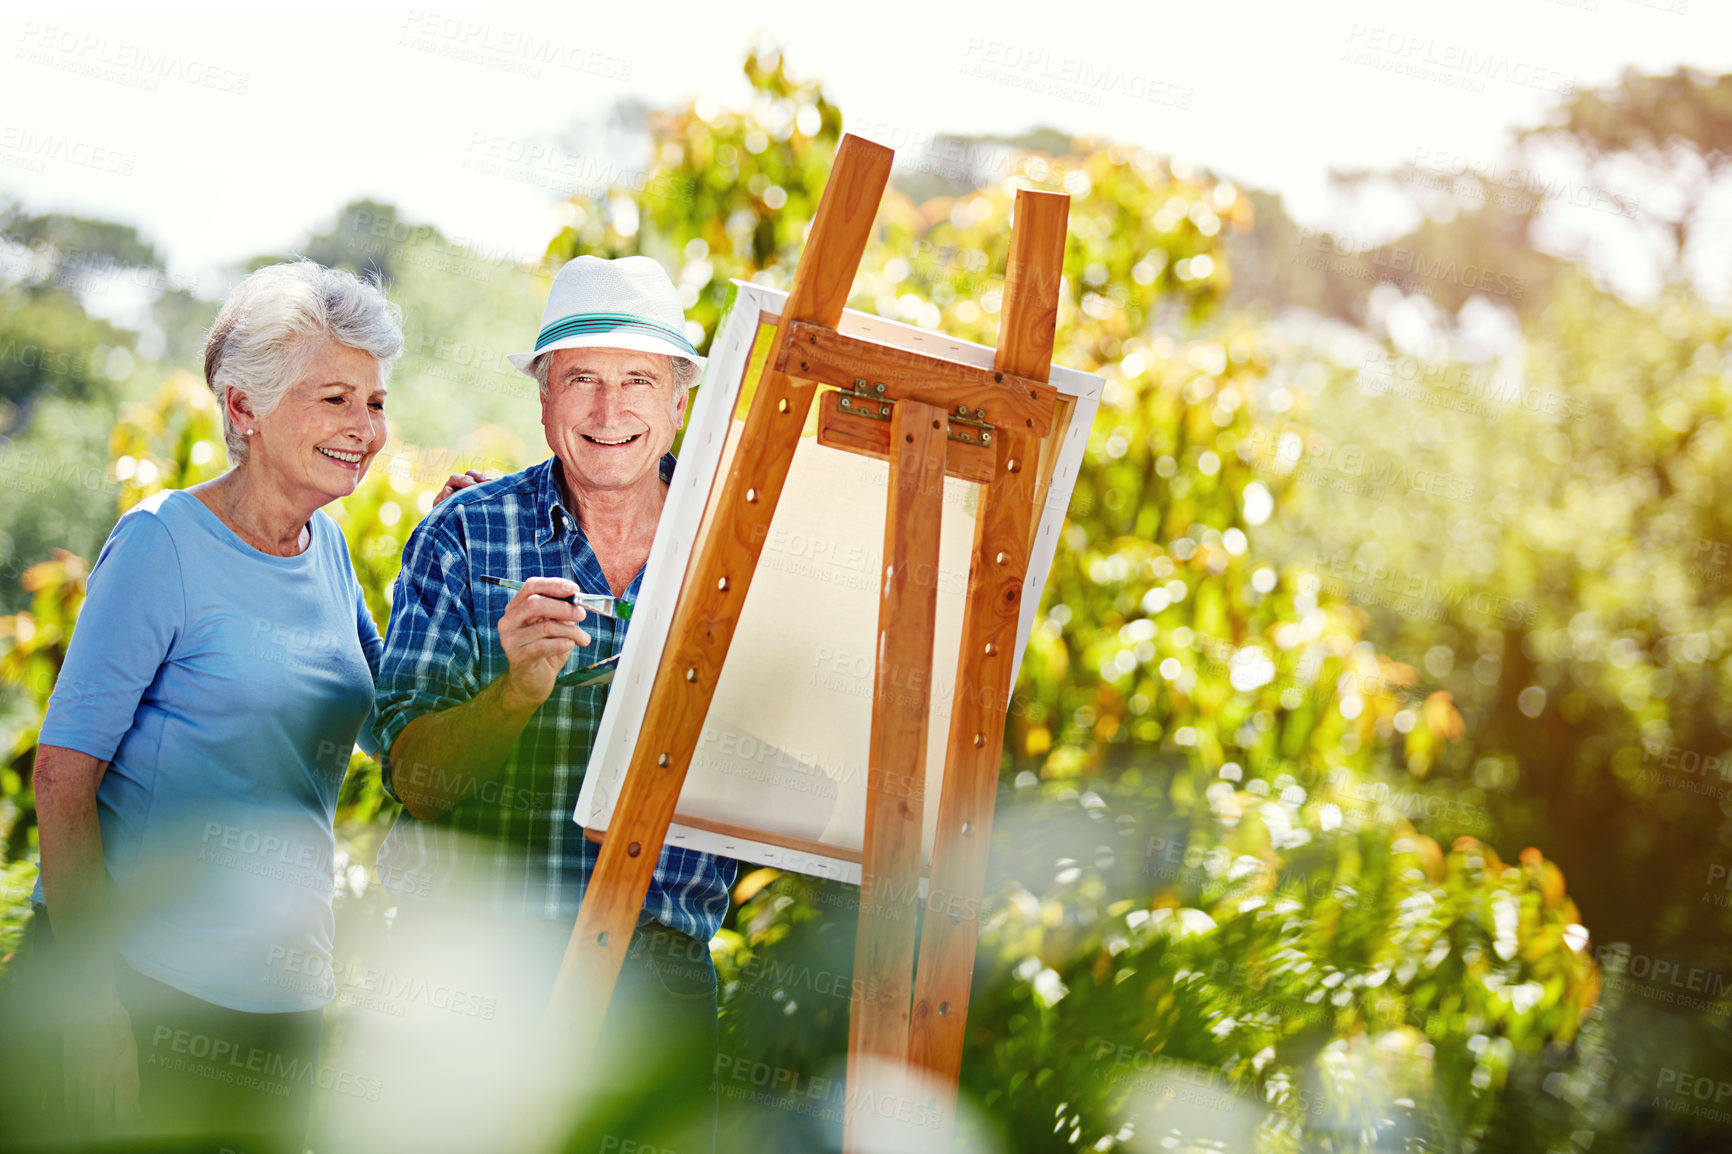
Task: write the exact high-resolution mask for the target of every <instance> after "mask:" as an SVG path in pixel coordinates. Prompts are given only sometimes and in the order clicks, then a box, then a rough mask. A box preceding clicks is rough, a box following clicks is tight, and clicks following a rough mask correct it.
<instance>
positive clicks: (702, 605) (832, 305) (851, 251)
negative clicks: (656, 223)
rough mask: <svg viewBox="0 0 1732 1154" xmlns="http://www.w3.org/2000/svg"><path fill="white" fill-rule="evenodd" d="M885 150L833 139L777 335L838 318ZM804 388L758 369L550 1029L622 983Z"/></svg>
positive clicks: (566, 1031)
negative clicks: (739, 449) (831, 162)
mask: <svg viewBox="0 0 1732 1154" xmlns="http://www.w3.org/2000/svg"><path fill="white" fill-rule="evenodd" d="M890 156H891V154H890V150H889V149H887V148H885V147H883V146H882V145H877V144H873V143H871V142H870V141H867V140H862V139H861V138H859V137H856V136H848V137H845V138H844V139H843V141H842V144H841V146H840V147H839V148H838V149H837V152H836V163H835V166H834V167H833V168H832V169H831V171H830V180H829V182H828V183H827V184H826V185H825V186H824V195H823V197H822V198H821V199H820V200H819V202H818V211H817V214H816V215H815V216H814V217H813V220H812V231H811V234H810V237H809V239H808V241H807V246H806V256H805V258H804V259H803V260H801V261H800V266H799V268H798V269H796V270H795V273H794V284H793V287H792V289H791V290H790V292H789V294H788V303H787V305H786V307H785V309H784V311H783V314H782V327H783V329H784V330H785V328H786V326H788V325H790V324H792V323H793V322H795V321H815V322H816V323H818V324H822V325H827V326H833V325H835V324H836V323H837V321H839V320H840V319H841V317H842V307H843V304H844V302H845V301H846V300H847V299H848V289H849V287H850V286H851V285H852V284H853V283H854V273H855V270H856V269H857V268H858V267H859V265H860V256H861V254H862V253H863V252H864V251H865V250H866V240H867V238H868V237H869V236H870V235H871V231H872V220H873V213H874V210H875V209H876V208H877V205H878V203H879V201H880V200H881V199H883V196H884V186H885V184H886V183H888V181H889V179H890ZM814 391H815V390H814V389H813V387H812V386H811V385H810V384H806V383H802V382H798V381H795V380H793V379H792V378H790V377H788V376H787V375H786V374H784V373H780V372H777V371H775V369H774V368H771V369H767V370H766V371H765V373H764V376H763V379H762V381H761V382H760V384H759V386H758V391H757V393H755V394H754V395H753V398H752V405H751V408H750V410H749V411H748V413H747V415H746V429H745V443H746V444H747V445H750V446H752V451H751V452H750V453H741V454H739V455H738V456H737V457H736V459H735V462H734V466H733V471H732V472H731V473H730V474H729V475H728V477H727V478H726V480H725V481H724V482H723V483H722V484H723V487H722V498H721V506H720V510H719V512H718V513H717V522H716V524H715V525H714V526H712V529H711V532H710V534H709V537H708V539H707V540H706V541H705V543H704V545H703V546H702V548H701V551H700V553H699V555H698V557H697V559H696V561H695V563H694V564H695V573H696V580H695V582H693V583H691V584H690V585H689V586H688V588H687V589H686V590H685V592H684V593H682V594H681V596H680V601H679V604H678V605H677V606H676V607H675V609H674V619H673V624H672V628H671V630H670V633H669V646H668V650H667V652H666V653H664V655H663V657H662V661H661V665H660V666H659V667H658V668H657V670H656V677H655V684H654V686H653V688H652V689H651V691H650V700H649V705H648V708H647V709H646V711H645V714H644V722H643V727H642V730H641V732H640V734H639V737H638V742H637V746H636V748H635V749H634V750H633V752H632V760H631V765H630V767H629V769H628V771H627V773H626V780H625V785H624V787H623V788H622V789H621V790H620V797H619V802H618V803H617V804H616V805H615V807H614V813H613V820H612V822H611V824H610V825H609V828H608V834H607V838H606V840H605V841H604V842H603V843H602V847H601V854H600V856H599V857H598V858H597V860H596V866H595V872H594V874H593V875H592V876H591V878H590V884H589V890H588V892H587V893H586V894H585V896H584V899H583V905H582V906H581V907H580V908H579V910H578V914H577V923H576V925H574V926H573V927H572V931H571V939H570V941H569V942H567V944H566V950H565V958H564V960H563V961H562V962H561V964H560V968H559V976H558V977H557V979H556V980H555V985H554V991H553V997H552V999H551V1001H550V1004H549V1006H548V1022H549V1026H550V1028H551V1029H552V1030H554V1031H556V1032H557V1033H559V1034H561V1035H564V1036H565V1037H566V1038H567V1039H568V1040H570V1041H571V1042H572V1043H573V1044H577V1045H583V1044H586V1043H587V1041H588V1040H589V1039H593V1038H594V1036H595V1034H596V1032H597V1031H598V1030H599V1028H600V1026H601V1021H602V1018H603V1016H604V1015H605V1014H606V1012H607V1005H608V1002H609V1001H610V1000H611V999H612V997H613V990H614V986H615V985H616V984H617V983H618V981H619V971H620V965H621V964H622V963H623V962H624V961H625V953H626V948H627V945H628V943H629V942H630V939H631V934H632V930H633V928H634V927H635V926H636V925H637V917H638V913H639V911H640V910H642V909H643V902H644V895H645V894H647V893H648V892H649V886H650V880H651V878H652V877H653V876H654V873H655V864H656V861H657V859H659V858H660V856H661V849H662V843H663V842H664V841H665V840H666V839H667V833H668V826H669V825H670V824H671V823H672V821H673V815H674V808H675V806H676V805H677V804H678V802H679V795H680V789H681V787H682V786H683V785H684V784H685V777H686V770H687V769H688V768H689V767H690V765H691V759H692V755H693V753H694V751H695V750H696V749H697V745H698V738H699V737H700V735H701V733H702V729H703V724H704V717H705V715H706V714H707V713H708V712H709V708H710V700H711V698H712V697H713V696H714V694H715V688H716V682H717V680H718V678H719V677H720V676H721V671H722V663H723V662H724V661H725V660H726V658H727V655H728V646H729V644H730V643H731V642H732V641H733V636H734V626H735V625H736V624H737V623H738V621H739V617H740V605H741V603H742V602H743V600H744V598H745V596H746V592H747V590H748V589H749V588H750V587H751V583H752V576H753V573H754V572H755V571H756V569H757V564H758V556H759V554H760V553H761V552H762V550H763V547H764V540H765V537H766V536H767V534H768V531H769V525H770V520H771V518H772V517H773V516H774V515H775V510H776V502H777V500H778V498H779V497H780V496H781V492H782V485H783V483H784V482H785V481H786V480H787V477H788V469H789V467H790V465H791V464H792V462H793V457H794V450H795V448H796V446H798V444H799V442H800V429H801V427H802V425H803V424H804V423H805V420H806V413H807V411H808V410H809V409H810V408H811V404H812V394H813V392H814Z"/></svg>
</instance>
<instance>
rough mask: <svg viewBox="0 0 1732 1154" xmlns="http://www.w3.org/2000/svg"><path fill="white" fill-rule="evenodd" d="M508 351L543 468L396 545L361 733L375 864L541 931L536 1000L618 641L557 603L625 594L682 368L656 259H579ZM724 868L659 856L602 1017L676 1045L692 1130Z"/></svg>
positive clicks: (684, 382) (573, 896) (448, 511)
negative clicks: (385, 828)
mask: <svg viewBox="0 0 1732 1154" xmlns="http://www.w3.org/2000/svg"><path fill="white" fill-rule="evenodd" d="M511 360H512V363H513V364H515V365H516V366H517V367H518V368H519V369H520V370H522V371H523V372H525V373H527V374H529V375H531V376H533V377H534V378H535V380H536V381H537V383H538V385H539V387H540V396H541V424H542V428H543V430H544V431H545V433H546V436H547V445H548V448H549V449H551V450H552V452H553V455H552V456H551V457H549V458H548V459H547V460H545V461H542V462H541V463H540V464H538V465H532V466H530V467H529V468H527V469H525V470H523V471H522V472H519V473H513V474H511V475H509V476H506V477H501V478H499V479H498V480H494V481H488V482H485V483H481V484H475V485H471V486H468V487H465V488H462V489H461V490H460V491H459V492H457V493H456V494H455V495H453V496H452V497H450V498H449V499H447V500H446V501H444V502H443V503H442V504H440V505H438V506H437V507H435V509H434V510H433V511H432V512H431V513H430V514H429V515H428V516H427V517H426V519H425V520H423V521H422V522H421V524H420V525H419V526H418V527H417V528H416V530H415V532H414V534H413V535H412V536H411V537H410V539H409V543H408V545H407V546H406V548H405V550H404V556H403V568H402V572H401V574H400V575H399V577H398V579H397V586H396V593H395V596H394V598H393V600H392V606H391V621H390V628H389V630H388V631H387V634H386V644H385V654H384V658H383V662H382V668H381V671H380V675H379V682H378V728H379V739H380V742H381V744H382V745H383V747H384V748H386V749H387V750H388V751H389V757H388V760H387V763H386V765H387V768H386V773H385V788H386V790H387V791H388V792H389V793H391V795H392V796H394V797H396V798H397V799H398V800H400V801H401V802H402V803H403V806H404V809H405V811H406V812H405V814H404V815H403V816H402V817H400V818H399V819H398V821H397V824H396V825H395V827H394V828H393V829H392V830H391V833H390V835H389V836H388V837H387V839H386V841H385V844H384V846H383V848H382V849H381V851H380V855H379V869H380V873H381V875H382V878H383V880H384V883H385V885H386V887H387V888H388V889H392V890H395V891H397V892H399V893H400V894H402V895H403V901H402V902H401V903H400V904H401V906H402V907H403V908H404V909H405V910H406V911H407V913H408V917H409V919H410V920H413V919H414V918H415V916H416V908H415V898H416V897H419V898H421V899H422V900H423V901H424V902H425V901H426V900H428V899H431V900H433V901H437V900H438V899H440V898H441V897H453V896H454V895H456V894H458V893H459V892H462V893H465V894H468V895H470V899H469V900H470V901H471V903H473V902H475V901H477V900H478V901H479V902H480V904H481V905H482V906H484V907H485V908H486V909H487V911H488V912H489V913H491V914H492V915H505V916H508V917H516V918H520V919H528V920H532V921H535V922H537V923H540V924H541V925H542V926H543V927H544V928H545V929H546V930H547V931H548V932H546V933H545V934H543V935H542V936H540V937H538V938H537V939H535V940H537V941H540V942H545V943H546V947H545V951H544V952H545V957H543V958H541V959H540V964H539V966H538V967H537V968H536V973H537V977H538V978H539V976H540V974H541V973H543V972H544V973H545V976H546V989H545V990H537V991H535V992H534V996H537V997H542V998H545V996H546V993H547V992H548V991H550V990H551V988H552V981H553V976H554V973H555V972H556V970H557V967H558V963H559V958H560V952H561V950H562V949H563V946H564V943H565V939H566V936H567V935H568V934H569V932H570V929H571V926H572V924H573V922H574V921H575V919H576V915H577V909H578V904H579V902H581V901H582V898H583V893H584V889H585V887H586V885H587V884H588V881H589V877H590V873H591V870H592V869H593V868H594V865H595V860H596V856H597V851H598V848H599V847H597V846H596V845H595V844H594V843H592V842H590V841H589V840H588V839H587V838H586V837H585V836H584V833H583V830H582V829H581V828H580V827H578V825H577V824H576V823H575V822H574V820H573V817H572V814H573V810H574V808H575V806H576V802H577V794H578V788H579V786H580V785H581V784H582V780H583V774H584V769H585V766H586V765H587V763H588V761H589V755H590V749H591V747H592V746H593V744H594V741H595V733H596V727H597V724H598V722H599V721H600V718H601V712H602V706H603V703H604V702H605V700H606V692H607V690H606V687H605V685H596V684H584V682H587V681H593V677H594V675H593V674H591V675H587V676H586V675H585V672H584V671H585V669H586V667H588V666H590V665H593V664H594V663H596V662H598V661H600V660H603V659H605V658H607V657H611V656H614V655H616V654H618V653H619V651H620V648H621V646H622V644H623V642H624V639H625V630H626V621H625V620H622V619H620V618H619V617H615V616H606V615H603V614H602V613H601V612H599V611H598V612H587V611H586V610H585V609H583V608H581V607H580V606H579V605H576V604H572V603H571V602H569V601H566V600H562V598H568V597H571V596H573V595H576V594H579V593H582V594H590V595H603V596H606V595H612V596H614V597H616V598H619V599H621V600H625V601H632V600H635V599H636V595H637V591H638V587H639V584H640V582H641V581H642V579H643V568H644V563H645V561H646V560H647V559H648V557H649V552H650V544H651V542H652V541H653V539H654V537H655V531H656V523H657V521H658V520H659V519H660V516H661V510H662V505H663V502H664V500H665V498H666V495H667V486H668V481H669V479H670V477H671V476H672V472H673V468H674V458H673V455H672V453H670V452H669V449H670V448H671V446H672V444H673V439H674V434H675V433H676V432H677V431H678V429H679V427H680V423H681V421H682V419H683V418H684V415H685V411H686V395H687V388H688V387H689V386H690V385H692V384H694V383H696V378H697V373H698V369H699V367H700V366H701V364H702V359H701V358H700V357H699V356H698V355H697V353H696V351H695V350H694V349H693V348H692V345H691V343H690V341H689V340H688V339H687V337H686V334H685V314H684V311H683V309H682V308H681V306H680V301H679V295H678V293H677V292H676V291H675V289H674V286H673V284H672V282H671V281H669V279H668V277H667V274H666V273H665V272H664V271H663V270H662V268H661V266H660V265H658V264H657V263H656V262H655V261H653V260H651V259H650V258H648V257H641V256H633V257H624V258H620V259H617V260H603V259H600V258H598V257H592V256H580V257H578V258H576V259H575V260H573V261H571V262H570V263H568V264H567V265H566V266H565V267H564V268H562V269H561V270H560V271H559V274H558V275H557V276H556V277H555V278H554V282H553V286H552V289H551V291H550V293H549V295H548V301H547V308H546V310H545V312H544V313H543V315H542V324H541V331H540V335H539V336H538V337H537V339H536V342H535V349H534V351H533V352H531V353H523V354H517V355H514V356H512V357H511ZM494 581H503V582H508V583H516V582H521V583H522V585H521V588H519V589H517V590H516V591H515V592H513V590H512V589H510V588H507V587H504V586H501V585H498V584H494V583H492V582H494ZM734 870H735V863H734V862H733V861H731V860H729V859H725V858H716V857H712V856H710V855H708V854H700V853H695V852H693V851H690V850H684V849H678V848H664V849H663V851H662V854H661V858H660V860H659V861H658V863H657V866H656V871H655V877H654V880H653V881H652V882H651V884H650V889H649V894H648V896H647V897H646V899H645V901H644V908H643V911H642V914H641V915H640V918H639V928H638V932H637V934H636V935H635V936H634V938H633V942H632V950H631V953H630V956H629V957H628V960H627V963H626V967H625V971H624V972H623V973H622V975H621V988H620V993H619V995H617V996H616V998H615V1001H614V1003H613V1006H612V1008H611V1010H610V1016H609V1017H610V1026H618V1025H619V1024H620V1021H621V1015H622V1014H624V1013H625V1011H623V1010H621V1006H622V1004H623V1005H626V1006H629V1007H633V1008H634V1010H635V1011H636V1012H639V1013H641V1014H642V1015H645V1016H647V1017H648V1018H649V1019H650V1020H651V1021H652V1022H653V1023H654V1024H653V1027H651V1029H652V1030H653V1032H654V1033H655V1034H656V1035H657V1036H658V1037H662V1038H665V1039H670V1040H677V1041H674V1042H673V1044H674V1045H675V1046H676V1047H677V1049H678V1050H679V1053H678V1054H677V1055H675V1057H676V1058H677V1059H678V1060H677V1061H676V1062H675V1063H674V1064H675V1066H677V1068H678V1071H682V1072H683V1073H675V1074H671V1075H670V1074H668V1073H667V1071H666V1069H665V1068H664V1070H663V1074H662V1076H663V1077H670V1078H672V1079H673V1080H674V1082H675V1083H676V1084H678V1083H680V1082H682V1081H683V1083H684V1084H685V1085H686V1088H687V1089H688V1090H689V1091H690V1093H691V1094H692V1095H694V1096H696V1098H697V1100H698V1107H699V1109H698V1113H699V1114H700V1115H702V1114H704V1113H706V1112H707V1115H708V1121H707V1126H706V1127H700V1129H703V1128H708V1129H710V1130H712V1131H713V1126H714V1115H715V1105H714V1102H715V1098H714V1091H713V1090H712V1089H711V1088H710V1079H711V1077H712V1070H713V1065H714V1061H715V1052H716V976H715V969H714V967H713V966H712V965H711V964H710V960H709V951H708V946H707V943H708V942H709V940H710V938H711V937H713V936H714V934H715V932H716V930H717V929H718V927H719V926H720V924H721V921H722V917H723V915H724V914H725V913H726V912H727V907H728V889H729V886H730V885H731V884H732V882H733V879H734ZM412 895H413V896H412ZM466 908H470V909H473V908H475V907H474V905H473V904H471V905H470V906H469V907H466ZM403 916H404V915H403V914H401V913H400V915H399V917H400V918H402V917H403ZM627 1028H628V1029H631V1030H632V1031H634V1032H635V1033H637V1034H640V1035H641V1034H643V1033H645V1032H646V1030H645V1028H644V1025H643V1023H642V1022H641V1021H640V1022H638V1023H637V1025H635V1026H631V1027H627ZM673 1088H674V1087H673V1086H669V1089H673ZM706 1102H707V1107H706V1106H705V1103H706ZM687 1141H688V1145H689V1144H691V1143H690V1138H689V1134H688V1135H687ZM680 1148H681V1149H685V1148H686V1147H685V1146H682V1147H680Z"/></svg>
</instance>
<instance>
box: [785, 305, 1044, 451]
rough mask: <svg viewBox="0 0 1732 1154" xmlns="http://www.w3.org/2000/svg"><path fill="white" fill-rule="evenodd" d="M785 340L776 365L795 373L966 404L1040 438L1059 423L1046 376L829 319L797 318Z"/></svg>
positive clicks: (951, 408)
mask: <svg viewBox="0 0 1732 1154" xmlns="http://www.w3.org/2000/svg"><path fill="white" fill-rule="evenodd" d="M1054 299H1055V300H1056V296H1055V298H1054ZM781 342H782V343H781V344H779V345H778V346H776V347H777V352H776V367H777V368H779V369H781V370H782V371H783V372H786V373H788V374H790V375H792V376H796V377H801V378H803V379H805V380H811V381H817V382H819V383H820V384H825V385H835V386H836V387H837V388H843V389H846V388H851V387H852V386H853V385H854V382H855V381H857V380H861V379H864V380H865V381H866V382H867V384H868V386H870V387H874V388H875V387H876V386H878V385H883V386H884V390H883V395H884V396H885V397H886V398H887V399H889V400H892V401H898V400H904V399H906V400H914V401H922V402H924V403H926V404H928V405H937V406H938V407H939V408H941V409H943V410H944V411H945V412H947V413H950V412H955V411H956V406H958V405H966V406H967V407H968V412H969V415H971V416H976V418H977V419H979V420H984V421H986V422H987V423H988V424H990V425H994V426H997V427H1000V428H1011V429H1018V430H1021V431H1022V432H1025V433H1033V434H1035V435H1036V436H1037V437H1044V436H1045V435H1046V434H1047V433H1048V432H1049V431H1050V430H1051V429H1052V411H1053V405H1054V403H1055V402H1056V401H1057V399H1058V390H1057V389H1055V388H1053V387H1052V386H1051V385H1049V384H1047V383H1046V378H1045V377H1036V376H1030V375H1027V374H1021V375H1019V374H1016V373H1012V372H1009V371H1008V370H1003V369H983V368H981V367H980V366H978V365H965V364H963V363H962V362H961V361H949V360H945V359H944V358H943V357H933V356H928V355H927V354H925V353H917V352H914V351H913V350H911V349H902V348H897V347H896V346H895V345H886V344H881V343H879V342H877V341H872V340H866V339H864V338H862V337H849V336H843V335H842V334H841V333H839V332H837V331H836V330H835V329H833V328H826V327H824V326H822V325H814V324H796V325H793V326H791V327H790V328H789V330H788V333H787V335H786V336H784V337H782V338H781Z"/></svg>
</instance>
